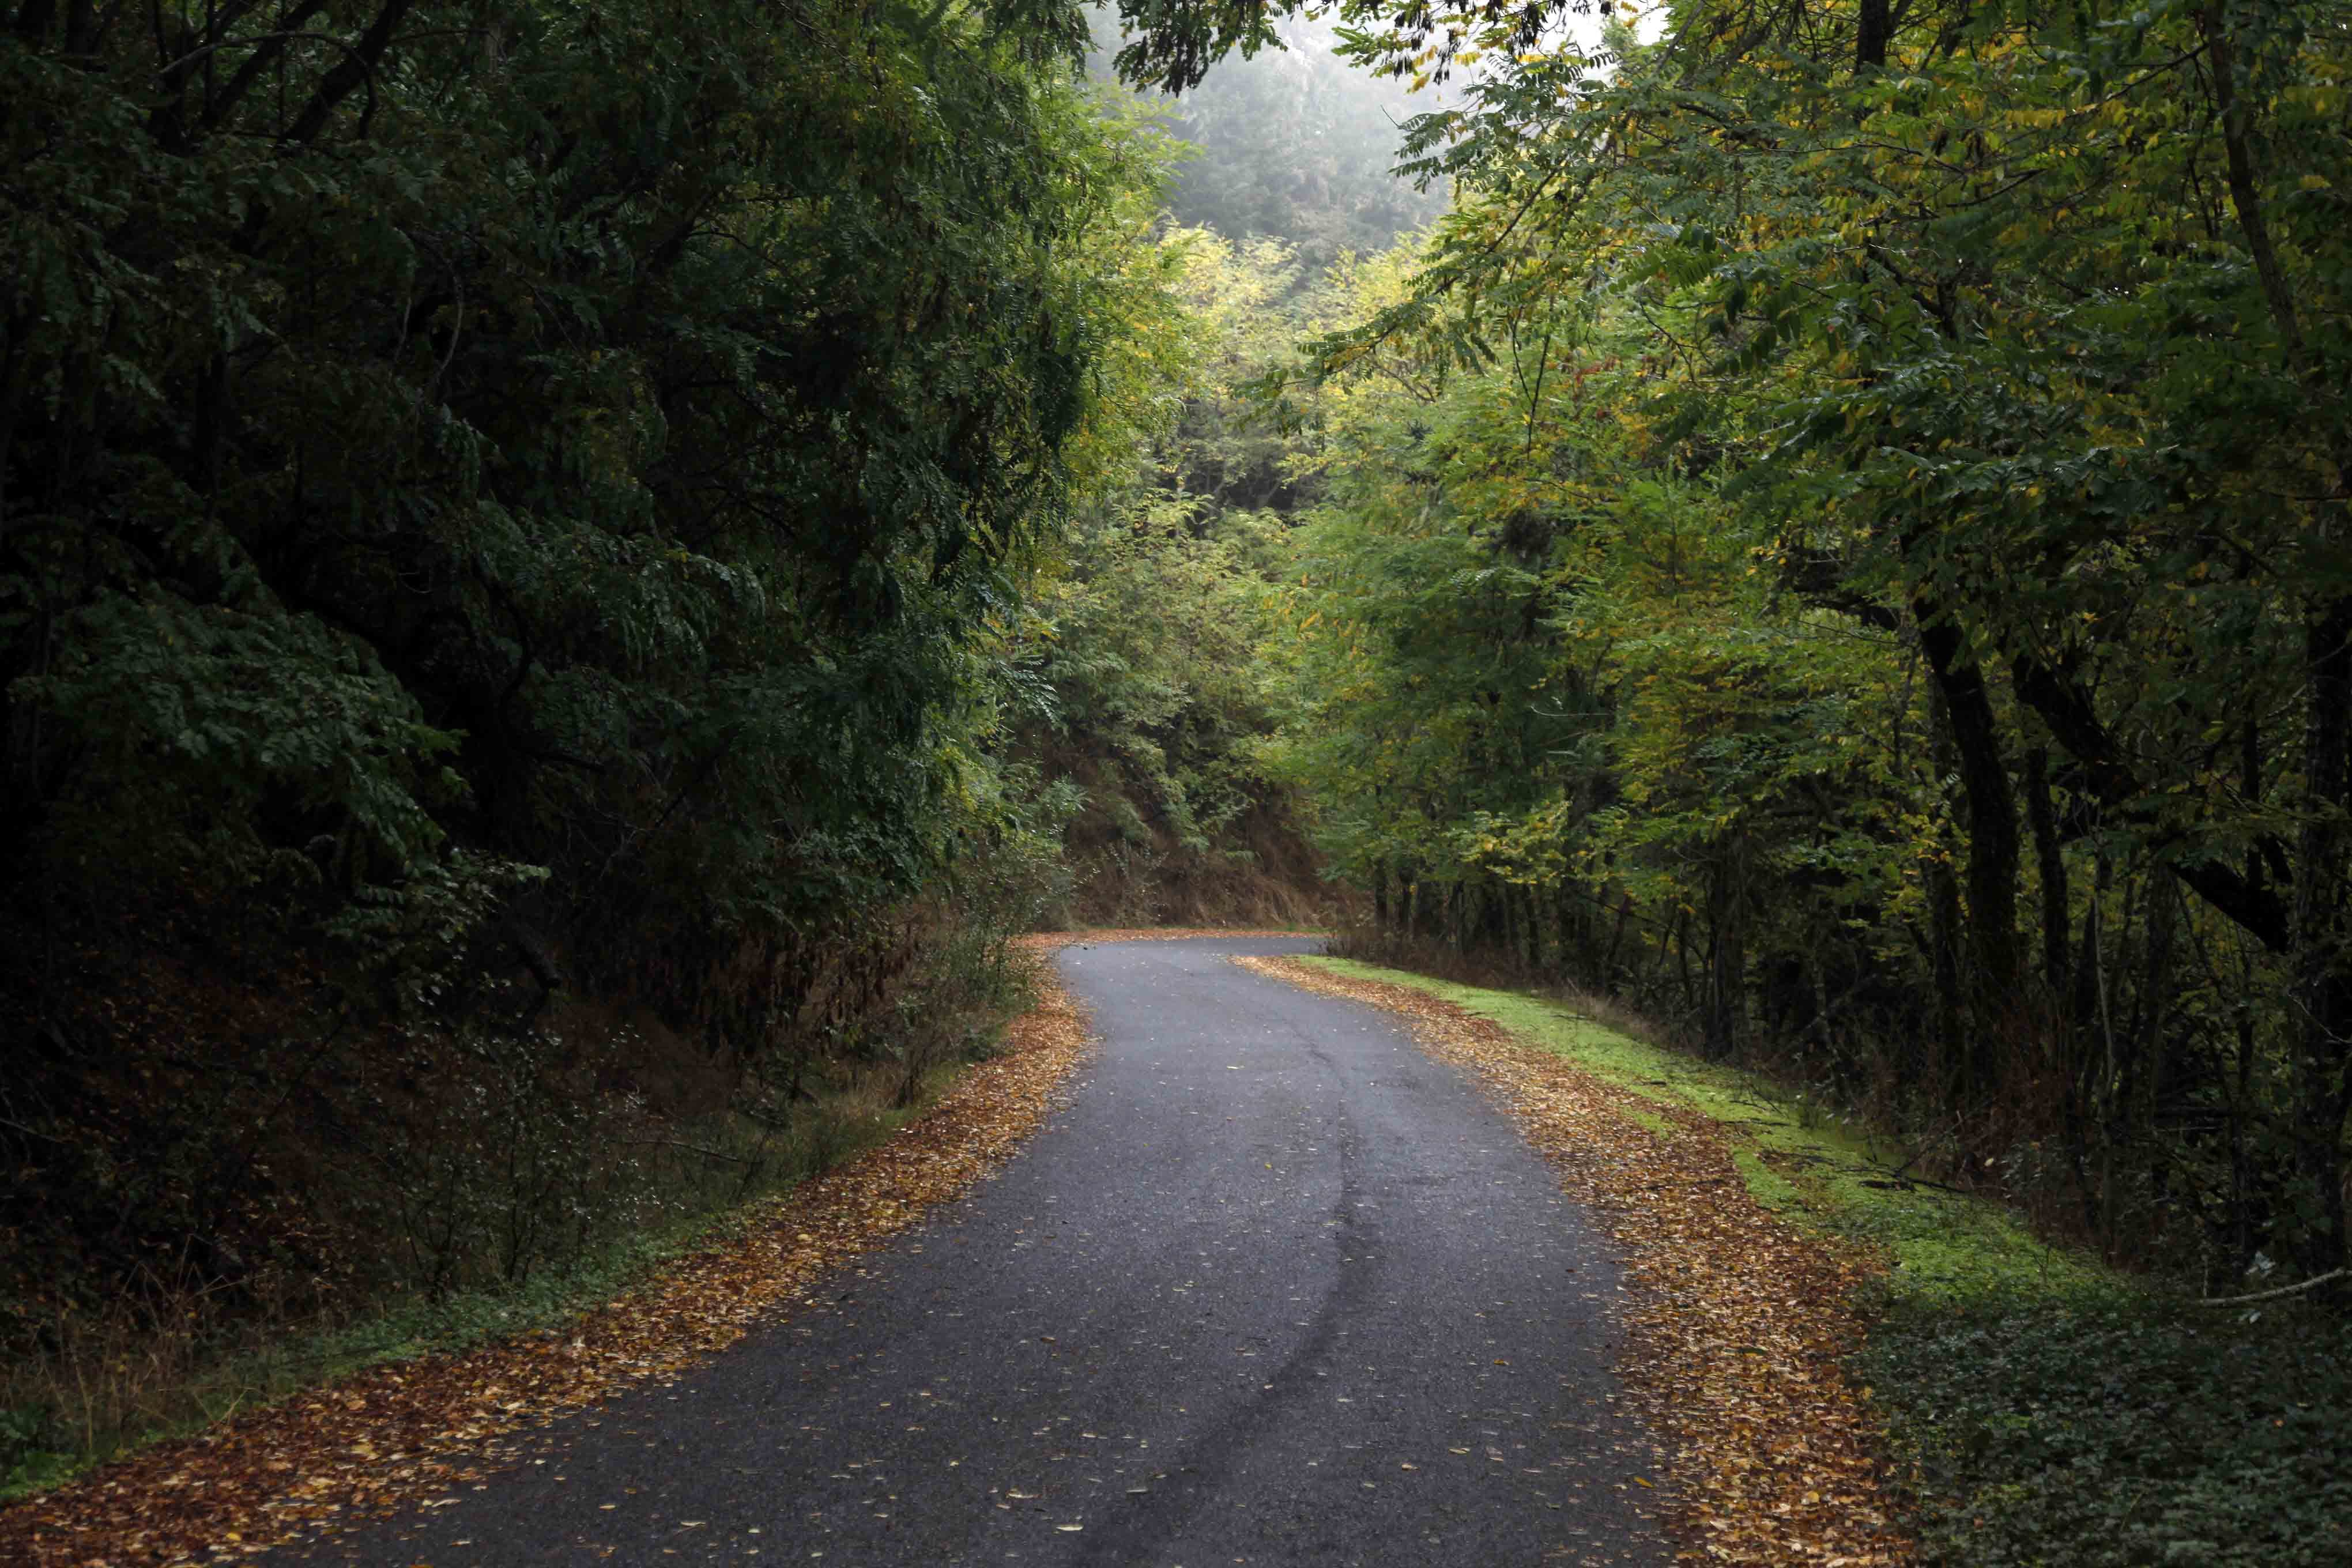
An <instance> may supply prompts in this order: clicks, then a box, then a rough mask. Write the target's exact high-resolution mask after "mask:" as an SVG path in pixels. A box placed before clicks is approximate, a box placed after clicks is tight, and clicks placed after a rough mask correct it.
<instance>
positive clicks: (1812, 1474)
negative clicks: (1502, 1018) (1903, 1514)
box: [1234, 957, 1912, 1568]
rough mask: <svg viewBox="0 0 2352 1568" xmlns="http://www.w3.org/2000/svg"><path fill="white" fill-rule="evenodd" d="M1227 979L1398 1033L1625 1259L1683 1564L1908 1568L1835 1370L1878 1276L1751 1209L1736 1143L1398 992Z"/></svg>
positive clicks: (1265, 963) (1853, 1343) (1641, 1401)
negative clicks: (1491, 1112) (1490, 1108)
mask: <svg viewBox="0 0 2352 1568" xmlns="http://www.w3.org/2000/svg"><path fill="white" fill-rule="evenodd" d="M1234 963H1238V964H1240V965H1241V966H1242V967H1244V968H1245V969H1249V970H1252V971H1254V972H1255V973H1260V974H1265V975H1267V976H1269V977H1271V978H1275V979H1278V980H1283V981H1287V982H1289V983H1290V984H1295V985H1298V986H1301V987H1303V988H1305V989H1307V990H1309V991H1315V992H1319V993H1321V994H1326V995H1332V996H1339V997H1345V998H1348V999H1349V1000H1353V1001H1358V1002H1366V1003H1370V1004H1371V1005H1374V1006H1377V1007H1381V1008H1383V1009H1385V1010H1387V1011H1389V1012H1391V1013H1399V1014H1402V1015H1404V1016H1406V1017H1407V1018H1408V1019H1409V1020H1410V1022H1411V1024H1412V1030H1413V1033H1414V1036H1415V1037H1416V1038H1418V1039H1419V1040H1420V1041H1421V1043H1422V1045H1423V1047H1424V1048H1425V1049H1426V1050H1428V1051H1429V1053H1430V1054H1431V1055H1433V1056H1434V1057H1436V1058H1438V1059H1440V1060H1442V1061H1444V1062H1447V1063H1450V1064H1453V1065H1454V1066H1458V1067H1463V1068H1468V1069H1469V1070H1471V1071H1472V1072H1473V1073H1475V1075H1476V1076H1477V1077H1478V1078H1479V1079H1482V1080H1483V1081H1484V1082H1485V1083H1486V1085H1487V1086H1488V1087H1489V1088H1490V1089H1491V1090H1492V1091H1493V1092H1494V1093H1495V1095H1496V1099H1497V1100H1498V1101H1499V1102H1500V1104H1501V1106H1502V1108H1503V1110H1504V1111H1505V1112H1506V1113H1507V1115H1508V1116H1509V1117H1510V1118H1511V1120H1512V1121H1514V1122H1516V1123H1517V1126H1518V1127H1519V1129H1520V1131H1521V1132H1522V1133H1523V1134H1524V1135H1525V1136H1526V1137H1527V1138H1528V1142H1531V1143H1533V1144H1534V1145H1535V1146H1536V1147H1537V1148H1538V1150H1540V1151H1541V1152H1543V1154H1544V1155H1545V1157H1546V1158H1547V1159H1549V1161H1550V1162H1551V1163H1552V1165H1553V1167H1554V1168H1555V1169H1556V1170H1557V1171H1558V1172H1559V1178H1560V1186H1561V1189H1562V1190H1563V1191H1564V1192H1566V1193H1567V1194H1568V1195H1569V1196H1570V1197H1571V1198H1574V1199H1576V1200H1577V1201H1578V1202H1580V1203H1581V1204H1583V1205H1586V1206H1587V1207H1588V1208H1589V1209H1590V1210H1591V1212H1592V1213H1593V1215H1595V1217H1596V1218H1597V1219H1598V1220H1599V1222H1600V1224H1601V1227H1602V1228H1603V1229H1604V1230H1605V1231H1607V1232H1608V1233H1609V1235H1610V1236H1611V1237H1612V1238H1613V1239H1614V1240H1615V1241H1616V1242H1617V1244H1618V1245H1619V1247H1621V1248H1622V1252H1623V1259H1624V1274H1625V1278H1626V1279H1627V1281H1628V1282H1629V1284H1630V1285H1631V1286H1632V1287H1633V1289H1631V1290H1629V1291H1628V1293H1627V1295H1626V1298H1625V1300H1624V1303H1623V1306H1622V1320H1623V1321H1624V1324H1625V1327H1626V1331H1627V1332H1626V1337H1625V1341H1624V1346H1623V1351H1622V1355H1621V1357H1620V1360H1619V1363H1618V1370H1619V1371H1620V1373H1622V1375H1623V1376H1624V1378H1625V1380H1626V1383H1627V1384H1628V1385H1629V1387H1630V1389H1631V1390H1632V1392H1633V1395H1634V1398H1635V1400H1636V1401H1637V1402H1638V1405H1639V1406H1640V1408H1641V1410H1642V1413H1643V1415H1645V1416H1646V1418H1647V1419H1648V1421H1649V1424H1650V1426H1651V1427H1652V1429H1653V1430H1654V1432H1656V1433H1657V1434H1658V1435H1659V1436H1661V1438H1662V1439H1664V1441H1665V1443H1666V1445H1667V1447H1669V1449H1670V1456H1671V1457H1670V1459H1669V1466H1670V1479H1671V1483H1672V1484H1671V1485H1670V1486H1668V1487H1666V1488H1664V1489H1662V1490H1661V1491H1660V1498H1661V1504H1660V1508H1661V1511H1662V1513H1663V1514H1664V1521H1665V1522H1666V1524H1667V1526H1668V1527H1669V1529H1671V1530H1672V1531H1674V1532H1675V1536H1676V1537H1677V1538H1678V1540H1679V1542H1681V1547H1682V1550H1681V1551H1680V1552H1679V1556H1680V1558H1681V1560H1683V1561H1685V1562H1692V1563H1741V1564H1756V1565H1758V1568H1782V1565H1796V1564H1804V1565H1807V1568H1885V1565H1891V1564H1897V1563H1907V1562H1909V1561H1910V1560H1911V1554H1912V1553H1911V1543H1910V1542H1909V1541H1908V1540H1907V1539H1906V1537H1905V1535H1904V1533H1903V1531H1902V1530H1901V1528H1900V1527H1899V1525H1897V1524H1896V1523H1895V1521H1894V1519H1893V1517H1892V1512H1893V1510H1892V1508H1891V1505H1890V1502H1889V1488H1888V1473H1889V1472H1888V1466H1887V1464H1886V1461H1885V1427H1884V1425H1883V1424H1882V1423H1881V1422H1880V1421H1879V1420H1878V1419H1877V1418H1876V1417H1875V1416H1874V1415H1873V1413H1872V1412H1871V1410H1870V1407H1869V1406H1868V1405H1867V1404H1866V1403H1865V1401H1864V1398H1863V1397H1862V1394H1863V1393H1864V1391H1859V1390H1856V1389H1855V1388H1854V1387H1853V1385H1852V1384H1850V1383H1848V1381H1847V1380H1846V1378H1845V1376H1844V1374H1843V1372H1842V1370H1841V1363H1842V1362H1843V1360H1844V1358H1845V1357H1846V1356H1847V1355H1848V1354H1849V1353H1850V1352H1853V1350H1854V1349H1856V1348H1857V1347H1858V1346H1859V1345H1860V1343H1861V1342H1862V1338H1863V1329H1864V1325H1863V1320H1862V1318H1861V1316H1860V1314H1859V1313H1858V1312H1857V1311H1856V1310H1854V1308H1853V1305H1852V1304H1851V1303H1852V1301H1853V1297H1854V1292H1855V1289H1856V1288H1857V1287H1858V1286H1859V1285H1861V1284H1862V1282H1863V1281H1864V1280H1865V1279H1868V1278H1870V1277H1871V1276H1872V1275H1874V1274H1875V1273H1877V1272H1878V1271H1879V1270H1880V1268H1881V1267H1882V1265H1881V1264H1880V1263H1879V1261H1878V1260H1877V1259H1876V1258H1874V1256H1873V1255H1871V1254H1870V1253H1868V1252H1867V1251H1866V1250H1864V1249H1863V1248H1860V1247H1844V1246H1840V1245H1838V1244H1836V1243H1834V1242H1832V1241H1828V1240H1825V1239H1823V1238H1821V1237H1809V1236H1805V1235H1801V1234H1800V1233H1799V1232H1798V1231H1796V1230H1795V1229H1793V1228H1792V1227H1791V1226H1789V1225H1788V1224H1787V1223H1786V1222H1784V1221H1782V1220H1781V1219H1780V1218H1779V1217H1778V1216H1776V1215H1773V1214H1772V1213H1771V1212H1770V1211H1769V1210H1768V1209H1766V1208H1765V1207H1764V1206H1763V1205H1760V1204H1759V1203H1758V1202H1757V1201H1756V1200H1755V1198H1754V1197H1753V1196H1752V1195H1750V1194H1749V1193H1748V1186H1747V1184H1746V1182H1745V1181H1744V1180H1743V1179H1742V1178H1741V1176H1740V1173H1739V1171H1738V1166H1737V1165H1736V1164H1735V1163H1734V1162H1733V1159H1732V1151H1733V1149H1734V1147H1735V1142H1734V1138H1735V1135H1734V1134H1733V1133H1731V1132H1730V1131H1728V1130H1727V1129H1726V1128H1724V1127H1723V1126H1721V1125H1720V1124H1718V1123H1717V1122H1716V1121H1713V1120H1711V1119H1710V1118H1708V1117H1706V1116H1705V1115H1703V1114H1701V1113H1699V1112H1698V1111H1696V1110H1690V1109H1687V1108H1683V1107H1676V1106H1673V1105H1667V1104H1662V1103H1660V1102H1659V1101H1656V1100H1650V1099H1647V1098H1645V1097H1643V1096H1641V1095H1638V1094H1636V1093H1634V1092H1633V1090H1631V1089H1621V1088H1619V1087H1617V1086H1615V1085H1613V1084H1611V1083H1609V1082H1607V1081H1606V1080H1605V1079H1601V1078H1599V1077H1597V1076H1595V1075H1594V1074H1592V1073H1591V1072H1588V1071H1586V1070H1584V1069H1583V1068H1579V1067H1577V1066H1576V1065H1575V1064H1574V1063H1572V1062H1570V1061H1569V1060H1568V1059H1567V1058H1563V1057H1560V1056H1558V1055H1556V1054H1554V1053H1552V1052H1549V1051H1546V1050H1542V1049H1539V1048H1538V1047H1532V1046H1528V1045H1526V1044H1523V1043H1522V1042H1520V1041H1519V1040H1517V1038H1515V1037H1513V1036H1512V1035H1511V1034H1510V1033H1509V1032H1508V1031H1507V1030H1506V1029H1504V1028H1503V1027H1502V1026H1500V1025H1498V1024H1495V1023H1492V1022H1490V1021H1488V1020H1486V1019H1484V1018H1480V1017H1477V1016H1475V1015H1473V1014H1470V1013H1467V1012H1465V1011H1464V1010H1463V1009H1462V1008H1460V1007H1457V1006H1455V1005H1454V1004H1452V1003H1450V1002H1443V1001H1440V1000H1438V999H1437V998H1436V997H1434V996H1431V995H1429V994H1426V993H1424V992H1422V991H1418V990H1415V989H1412V987H1410V986H1404V985H1396V984H1388V983H1385V982H1381V981H1371V980H1355V979H1345V978H1341V977H1339V976H1337V975H1333V974H1329V973H1325V972H1324V971H1321V970H1318V969H1315V968H1312V967H1310V966H1308V965H1306V964H1302V963H1296V962H1293V961H1291V960H1288V959H1280V958H1253V957H1236V958H1235V959H1234ZM1643 1120H1648V1121H1653V1122H1655V1121H1660V1120H1663V1121H1665V1122H1666V1123H1667V1124H1669V1125H1670V1126H1671V1127H1672V1129H1673V1135H1672V1136H1670V1137H1661V1136H1659V1135H1658V1134H1657V1133H1655V1132H1654V1131H1651V1130H1650V1129H1649V1128H1647V1127H1644V1126H1643V1125H1642V1121H1643ZM1636 1479H1639V1478H1636ZM1642 1484H1643V1485H1644V1486H1647V1485H1649V1483H1648V1482H1647V1481H1643V1483H1642Z"/></svg>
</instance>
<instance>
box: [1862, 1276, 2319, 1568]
mask: <svg viewBox="0 0 2352 1568" xmlns="http://www.w3.org/2000/svg"><path fill="white" fill-rule="evenodd" d="M2246 1316H2253V1314H2239V1315H2236V1316H2226V1315H2223V1314H2221V1313H2218V1312H2214V1311H2210V1310H2206V1311H2202V1312H2200V1311H2197V1310H2194V1309H2184V1308H2178V1307H2174V1308H2165V1307H2159V1306H2158V1305H2156V1304H2153V1303H2151V1302H2149V1301H2147V1300H2144V1299H2139V1298H2137V1297H2129V1298H2116V1297H2113V1296H2110V1297H2108V1298H2106V1299H2105V1300H2083V1301H2064V1300H2060V1301H2055V1302H2033V1303H2025V1304H2011V1305H1986V1306H1980V1307H1979V1308H1977V1309H1975V1310H1969V1311H1961V1312H1954V1311H1949V1310H1945V1311H1924V1310H1923V1311H1898V1312H1897V1313H1895V1315H1894V1316H1893V1317H1892V1318H1891V1319H1890V1320H1889V1321H1887V1322H1885V1323H1884V1324H1882V1325H1881V1326H1880V1327H1879V1328H1878V1329H1877V1330H1876V1331H1874V1333H1873V1335H1872V1339H1871V1345H1870V1348H1869V1350H1868V1351H1867V1352H1865V1353H1864V1355H1863V1356H1862V1357H1861V1358H1860V1359H1859V1361H1858V1362H1857V1363H1855V1366H1854V1373H1855V1375H1858V1376H1861V1377H1863V1378H1864V1379H1866V1380H1868V1381H1869V1382H1870V1383H1871V1384H1874V1386H1875V1388H1876V1389H1877V1390H1878V1393H1879V1395H1880V1397H1881V1399H1882V1401H1883V1402H1884V1403H1885V1404H1886V1405H1888V1406H1889V1407H1890V1408H1891V1413H1892V1415H1893V1416H1894V1418H1895V1436H1896V1439H1897V1442H1898V1444H1899V1445H1900V1446H1901V1451H1902V1453H1903V1455H1904V1457H1905V1458H1906V1459H1907V1460H1908V1461H1909V1462H1911V1463H1912V1464H1913V1465H1915V1466H1916V1467H1917V1484H1918V1486H1919V1487H1920V1489H1921V1490H1922V1491H1923V1493H1924V1494H1925V1496H1926V1498H1927V1511H1926V1514H1925V1519H1924V1523H1925V1530H1924V1531H1923V1537H1922V1542H1921V1546H1922V1550H1921V1559H1922V1561H1924V1562H1927V1563H1938V1564H1950V1565H1952V1568H1962V1565H1969V1568H1973V1565H1976V1564H1988V1565H1990V1564H1993V1563H2070V1564H2072V1563H2081V1564H2084V1565H2085V1568H2139V1565H2141V1564H2171V1563H2196V1564H2199V1565H2200V1568H2204V1565H2205V1564H2214V1565H2216V1568H2220V1565H2234V1564H2247V1565H2252V1564H2256V1563H2261V1564H2270V1563H2294V1564H2305V1563H2308V1564H2313V1565H2316V1564H2320V1563H2339V1562H2341V1561H2343V1560H2344V1557H2345V1554H2346V1553H2347V1552H2352V1482H2347V1479H2346V1477H2345V1474H2344V1467H2343V1466H2342V1464H2341V1463H2340V1462H2338V1460H2339V1457H2340V1456H2341V1454H2342V1452H2343V1450H2344V1445H2345V1443H2346V1440H2347V1431H2346V1420H2347V1417H2346V1414H2345V1413H2346V1410H2347V1395H2352V1388H2347V1384H2346V1371H2345V1366H2344V1361H2343V1358H2342V1356H2341V1355H2339V1354H2337V1353H2336V1348H2335V1345H2336V1329H2335V1326H2334V1325H2333V1324H2332V1323H2329V1322H2326V1321H2318V1322H2314V1321H2306V1320H2303V1319H2300V1318H2297V1317H2295V1316H2294V1315H2292V1314H2290V1315H2287V1316H2286V1317H2285V1318H2284V1320H2282V1316H2281V1315H2280V1314H2278V1313H2276V1312H2273V1313H2272V1314H2270V1315H2268V1316H2267V1317H2262V1318H2260V1320H2259V1321H2251V1322H2250V1321H2240V1319H2241V1318H2242V1317H2246Z"/></svg>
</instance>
